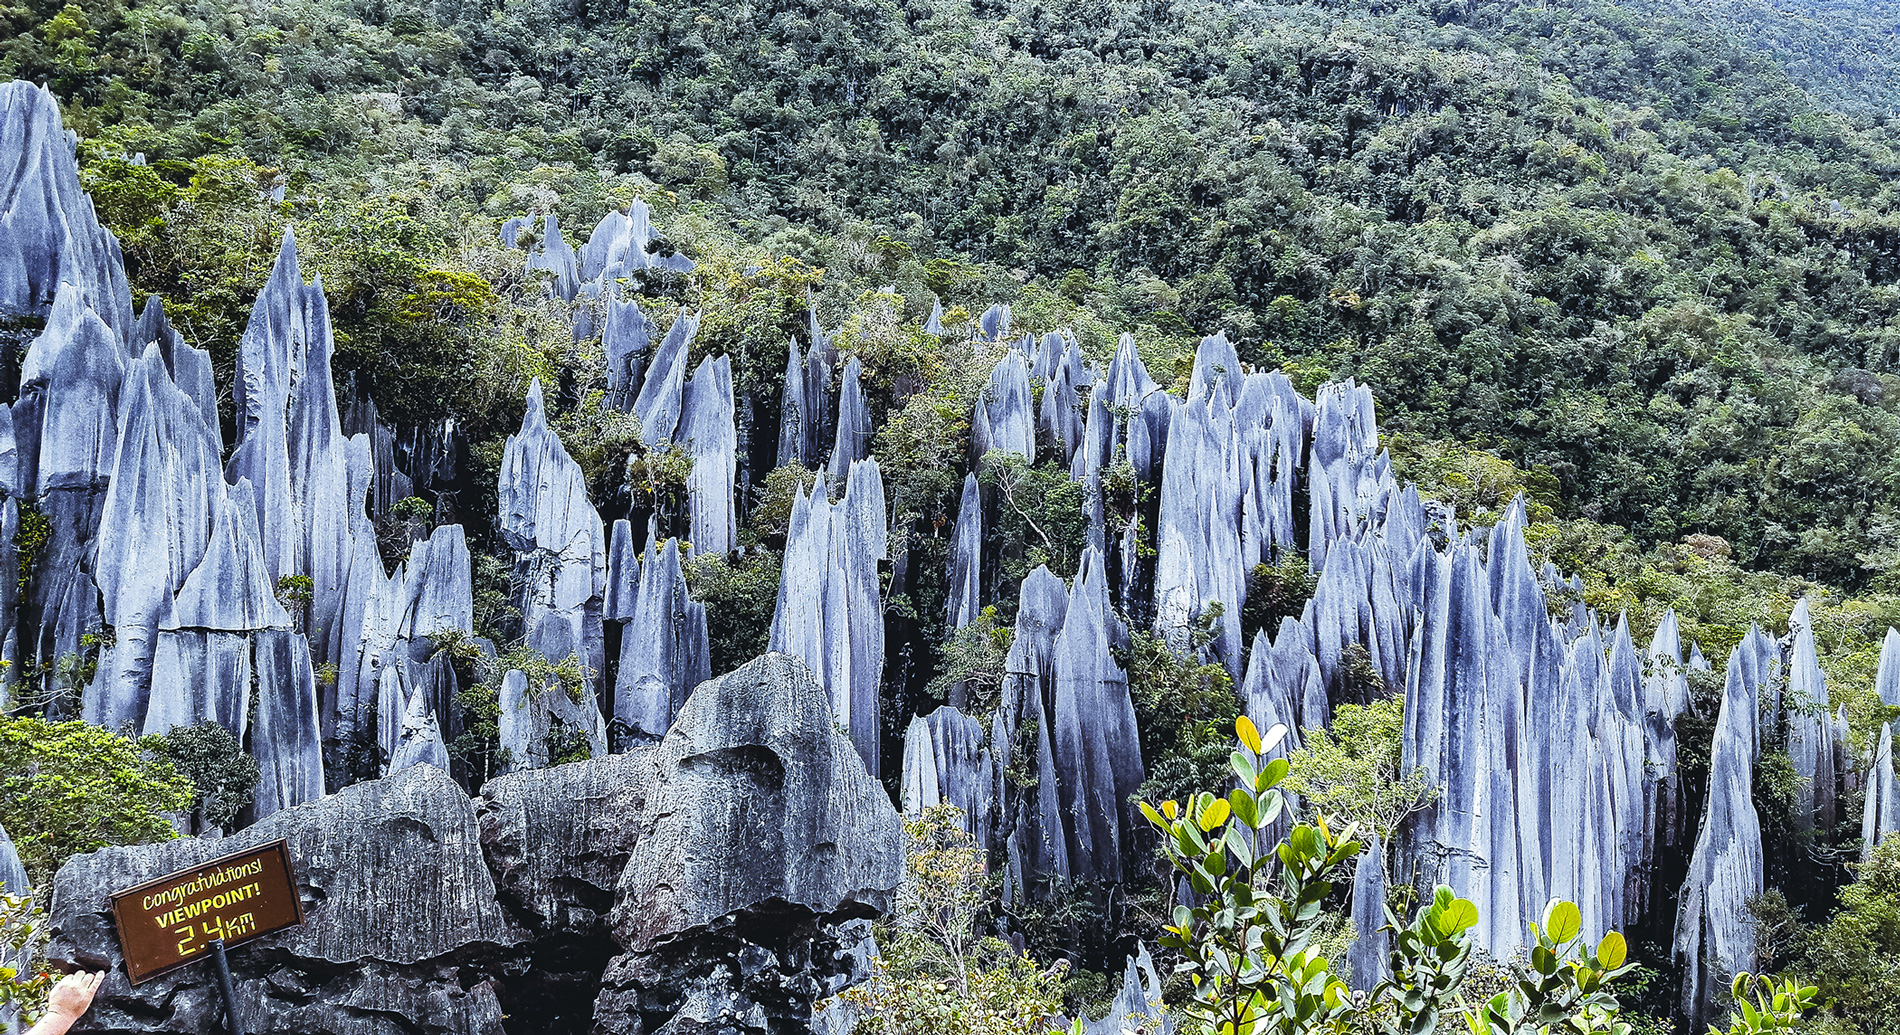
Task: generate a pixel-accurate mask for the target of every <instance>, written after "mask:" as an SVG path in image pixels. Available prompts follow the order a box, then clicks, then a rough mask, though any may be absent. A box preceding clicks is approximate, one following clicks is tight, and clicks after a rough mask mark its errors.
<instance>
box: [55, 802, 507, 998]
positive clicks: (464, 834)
mask: <svg viewBox="0 0 1900 1035" xmlns="http://www.w3.org/2000/svg"><path fill="white" fill-rule="evenodd" d="M278 838H284V839H286V840H287V841H288V843H289V848H290V859H291V865H292V868H293V871H294V872H295V874H296V877H297V883H298V888H299V891H300V892H301V894H302V897H303V908H304V922H303V924H302V925H301V926H298V927H294V928H291V929H289V930H287V931H283V932H281V933H278V934H274V935H269V936H267V937H264V938H261V939H258V940H257V941H255V942H252V943H249V944H247V945H243V946H240V947H239V948H237V949H235V950H233V951H232V953H231V966H232V970H233V971H234V977H235V978H236V982H237V993H238V995H237V998H238V1008H239V1012H240V1013H241V1014H242V1016H243V1020H244V1024H245V1026H246V1030H247V1031H250V1032H254V1033H259V1035H271V1033H285V1035H288V1033H293V1032H294V1033H306V1035H307V1033H324V1035H416V1033H443V1035H448V1033H454V1035H501V1033H502V1012H501V1006H500V1003H499V1001H498V999H497V997H496V992H495V979H496V976H497V975H498V973H499V971H500V968H501V966H502V965H503V963H504V962H505V961H506V960H507V958H509V957H510V956H512V955H514V950H513V947H514V946H515V945H516V944H517V943H518V942H519V941H520V940H521V934H520V932H519V930H518V929H517V928H515V927H514V925H512V924H511V923H510V922H509V921H508V918H507V916H506V915H505V914H504V913H503V912H502V909H501V907H500V905H499V904H498V903H497V901H496V897H495V884H494V881H493V879H492V878H491V877H490V875H489V872H488V868H487V866H486V865H484V863H483V859H482V849H481V839H480V826H479V823H478V821H477V818H476V812H475V804H474V802H472V801H470V800H469V798H468V796H467V795H466V794H464V793H462V791H461V789H460V788H458V787H457V786H456V785H455V783H454V781H452V780H450V779H449V777H448V774H446V773H444V772H442V771H441V770H439V769H435V768H432V767H428V766H417V767H414V768H410V769H405V770H402V771H401V772H399V773H397V774H395V775H393V776H391V777H389V778H388V779H386V780H379V781H375V782H372V783H363V784H357V785H356V786H354V787H350V788H347V789H345V790H343V791H341V792H339V793H337V794H334V795H332V796H330V797H328V798H324V799H321V800H319V801H315V802H311V803H309V804H306V805H302V806H299V807H296V808H291V809H285V810H283V811H280V812H277V813H274V814H272V815H271V816H269V817H267V818H266V819H264V820H263V821H262V822H259V823H258V824H256V825H255V826H252V827H250V828H249V829H247V830H244V831H243V832H242V833H239V834H236V835H233V836H231V837H226V838H209V839H202V840H178V841H166V842H162V843H159V844H152V845H140V846H134V847H122V848H107V849H104V850H102V851H98V852H94V853H92V854H90V855H82V856H79V857H77V858H74V859H73V860H72V861H70V862H68V863H67V864H66V865H65V866H64V867H62V868H61V869H60V871H59V874H58V876H57V877H56V878H55V879H54V882H53V895H52V904H51V914H52V928H53V940H52V944H51V946H50V947H49V950H48V955H49V956H50V957H51V958H52V959H53V960H54V961H55V962H56V963H61V964H66V965H74V966H82V967H87V968H89V969H94V970H98V969H104V970H105V971H106V972H107V976H106V980H105V983H104V985H103V986H101V988H100V990H99V995H98V998H97V999H96V1000H95V1002H94V1005H93V1012H92V1013H91V1014H90V1015H89V1016H88V1018H87V1020H86V1027H85V1029H84V1030H87V1031H100V1032H181V1033H183V1032H192V1033H198V1032H207V1031H223V1030H225V1028H224V1018H223V1016H222V1007H221V1006H220V1005H219V1002H218V997H217V994H216V992H215V990H214V985H213V978H212V975H211V968H210V967H209V966H207V965H203V964H198V965H193V966H187V967H184V968H182V969H179V970H175V971H173V972H171V973H169V974H166V975H163V976H161V977H156V978H153V979H152V980H150V981H147V982H146V983H144V984H142V985H139V986H137V987H136V988H135V987H133V986H132V985H131V984H130V983H129V981H128V980H127V978H126V974H125V968H124V965H123V959H122V957H121V955H120V952H119V941H118V936H117V934H116V933H115V932H114V930H113V926H112V919H111V914H110V911H109V910H110V903H109V898H108V896H109V894H110V893H111V892H112V891H113V890H115V889H121V888H129V887H132V886H134V885H136V884H139V883H142V882H144V881H147V880H151V879H153V878H156V877H159V876H162V875H164V874H167V873H171V872H174V871H176V870H181V869H186V868H188V867H192V866H196V865H198V864H200V863H203V862H206V861H209V860H211V859H214V858H216V857H218V856H221V855H227V854H230V853H232V852H237V851H242V850H244V849H246V848H250V847H254V846H256V845H260V844H264V843H267V842H270V841H274V840H276V839H278Z"/></svg>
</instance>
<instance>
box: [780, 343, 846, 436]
mask: <svg viewBox="0 0 1900 1035" xmlns="http://www.w3.org/2000/svg"><path fill="white" fill-rule="evenodd" d="M812 324H813V330H812V341H811V347H810V348H809V349H808V350H807V351H806V352H805V356H804V359H803V360H800V358H799V355H798V349H797V347H796V345H795V344H793V345H790V346H788V347H787V349H786V357H785V364H786V365H785V389H784V392H783V394H782V395H781V396H780V405H779V422H780V423H779V439H778V463H779V466H781V467H782V466H784V465H786V464H804V465H805V466H807V467H815V466H817V464H818V462H819V458H821V457H823V456H825V455H826V453H825V450H826V448H827V445H828V444H829V443H830V442H831V441H832V437H831V429H832V415H833V410H834V407H833V405H832V401H831V356H830V347H829V343H827V342H826V341H825V338H824V332H822V331H819V330H818V329H817V316H816V314H814V315H813V317H812Z"/></svg>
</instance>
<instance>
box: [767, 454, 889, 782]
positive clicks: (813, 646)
mask: <svg viewBox="0 0 1900 1035" xmlns="http://www.w3.org/2000/svg"><path fill="white" fill-rule="evenodd" d="M885 520H886V518H885V506H884V482H883V479H882V477H881V476H880V475H879V473H878V466H877V461H875V460H863V461H859V462H858V463H856V464H853V465H852V467H851V474H850V478H849V479H848V481H847V482H846V486H845V492H844V498H843V499H841V500H839V502H838V503H836V504H833V503H831V502H830V501H829V500H828V499H826V497H825V494H824V493H823V491H822V490H821V491H818V492H816V493H814V494H813V495H812V496H810V497H807V496H806V495H805V494H804V492H803V490H800V492H799V494H798V497H797V499H796V500H795V501H794V502H793V505H792V516H791V521H790V527H789V530H788V531H787V533H786V537H785V557H784V567H783V572H782V574H781V576H780V579H779V593H778V604H777V608H776V610H775V611H774V612H773V615H772V632H771V640H770V644H771V649H772V650H774V651H783V652H785V653H787V654H791V655H793V656H795V657H798V658H800V659H803V660H804V662H805V664H806V665H808V666H810V667H811V669H812V671H813V672H815V673H817V675H818V678H819V682H820V684H821V685H823V686H824V687H825V689H826V691H827V692H829V693H830V694H831V703H832V711H833V714H834V715H835V716H836V717H837V720H838V722H839V723H840V724H841V725H843V726H844V727H845V728H846V729H847V730H849V731H850V733H851V739H852V741H853V742H854V743H856V744H857V746H858V752H859V754H861V755H862V756H863V758H864V762H865V767H866V768H867V769H868V770H870V771H871V772H872V773H874V774H875V773H877V772H878V771H879V770H878V753H879V746H878V738H879V737H880V736H881V732H880V729H879V726H878V706H879V701H878V687H879V684H880V682H881V680H882V678H883V671H884V605H883V600H882V598H881V596H880V594H879V587H878V573H877V565H878V562H879V561H880V560H882V559H883V558H884V556H885V553H886V550H887V530H886V527H885Z"/></svg>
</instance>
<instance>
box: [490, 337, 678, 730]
mask: <svg viewBox="0 0 1900 1035" xmlns="http://www.w3.org/2000/svg"><path fill="white" fill-rule="evenodd" d="M681 355H684V352H683V351H682V353H681ZM499 496H500V506H501V515H500V525H501V537H502V540H503V542H505V543H507V545H508V547H509V549H512V550H514V551H515V558H516V560H515V570H516V574H517V576H518V578H519V582H518V583H517V584H518V585H520V586H522V587H523V597H522V599H521V601H520V605H519V606H520V607H521V623H522V628H523V630H524V631H525V633H526V637H527V640H528V642H529V643H530V644H531V645H532V646H533V647H534V648H535V649H536V650H538V651H540V653H541V655H542V656H543V657H545V658H547V659H548V660H549V661H552V662H556V663H559V662H561V661H563V660H565V659H567V658H569V657H579V658H580V660H581V662H582V663H583V664H585V665H586V666H587V668H588V670H589V672H590V674H591V678H590V679H589V680H588V684H589V692H590V694H593V693H597V692H598V691H597V687H598V679H599V673H601V672H602V670H603V668H604V665H605V659H604V658H603V657H602V656H601V654H602V651H603V650H604V647H603V640H602V637H601V634H600V628H601V626H600V623H601V607H602V601H603V599H604V597H605V595H606V583H607V546H608V543H607V540H606V531H605V529H604V528H603V527H602V525H601V520H600V515H599V513H598V512H596V511H595V510H594V507H593V505H592V504H591V503H589V502H588V500H587V479H586V476H585V474H584V473H583V472H582V471H581V468H580V465H579V464H577V463H575V462H574V460H573V458H572V457H570V456H568V454H567V450H566V448H564V447H563V446H562V445H561V440H560V438H559V437H558V436H557V435H555V433H554V431H553V429H552V428H550V427H548V422H547V414H546V411H545V410H544V408H543V405H542V398H541V385H540V383H539V382H536V383H535V384H534V385H533V386H531V387H530V388H529V390H528V405H527V412H526V413H525V414H524V415H523V417H522V421H521V432H520V433H519V434H516V435H511V436H509V438H508V442H507V445H506V446H505V447H504V450H503V453H502V469H501V478H500V486H499ZM596 710H597V709H596Z"/></svg>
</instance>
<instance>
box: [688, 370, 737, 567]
mask: <svg viewBox="0 0 1900 1035" xmlns="http://www.w3.org/2000/svg"><path fill="white" fill-rule="evenodd" d="M685 399H686V401H685V403H684V406H683V408H682V410H681V416H680V423H679V431H678V433H677V436H676V438H677V441H678V442H679V443H680V445H682V446H683V447H684V448H685V449H686V452H687V454H688V455H690V456H691V457H692V458H693V469H692V471H691V473H689V474H688V475H687V478H686V493H687V506H688V508H689V510H690V511H691V528H692V531H691V535H692V540H691V541H692V544H693V554H694V555H695V556H698V555H701V554H708V555H714V556H718V555H723V554H726V553H729V552H731V551H732V550H733V549H734V548H736V547H737V546H738V545H739V544H738V521H737V517H736V514H735V512H734V499H735V496H734V494H735V491H736V489H737V479H738V474H739V431H738V426H737V424H736V423H735V419H734V418H735V413H734V410H733V403H732V361H731V360H730V359H728V358H726V357H725V356H717V357H714V356H708V357H706V358H705V359H703V360H701V361H700V364H699V367H698V369H696V370H694V371H693V376H692V379H691V380H690V381H688V382H687V383H686V396H685Z"/></svg>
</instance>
